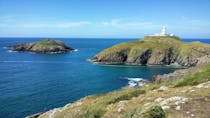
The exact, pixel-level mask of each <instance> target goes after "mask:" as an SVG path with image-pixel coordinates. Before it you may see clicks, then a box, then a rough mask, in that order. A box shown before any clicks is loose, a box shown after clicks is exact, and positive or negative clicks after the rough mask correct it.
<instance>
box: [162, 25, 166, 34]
mask: <svg viewBox="0 0 210 118" xmlns="http://www.w3.org/2000/svg"><path fill="white" fill-rule="evenodd" d="M161 35H162V36H166V26H163V28H162V32H161Z"/></svg>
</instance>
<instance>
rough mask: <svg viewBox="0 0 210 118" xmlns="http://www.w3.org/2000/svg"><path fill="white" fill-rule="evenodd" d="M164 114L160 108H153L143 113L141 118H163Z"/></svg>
mask: <svg viewBox="0 0 210 118" xmlns="http://www.w3.org/2000/svg"><path fill="white" fill-rule="evenodd" d="M165 117H166V114H165V112H164V111H163V109H162V107H161V106H154V107H152V108H150V109H149V110H148V111H146V112H145V113H143V118H165Z"/></svg>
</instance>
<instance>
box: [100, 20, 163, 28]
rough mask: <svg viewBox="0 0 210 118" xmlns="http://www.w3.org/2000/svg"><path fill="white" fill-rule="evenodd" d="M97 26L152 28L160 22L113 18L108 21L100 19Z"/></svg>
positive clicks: (156, 26) (158, 25) (157, 26)
mask: <svg viewBox="0 0 210 118" xmlns="http://www.w3.org/2000/svg"><path fill="white" fill-rule="evenodd" d="M98 25H99V26H106V27H114V28H119V29H154V28H159V27H161V24H155V23H153V22H148V21H126V22H125V21H122V20H119V19H113V20H110V21H102V22H99V23H98Z"/></svg>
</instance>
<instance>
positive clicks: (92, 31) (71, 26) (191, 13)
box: [0, 0, 210, 38]
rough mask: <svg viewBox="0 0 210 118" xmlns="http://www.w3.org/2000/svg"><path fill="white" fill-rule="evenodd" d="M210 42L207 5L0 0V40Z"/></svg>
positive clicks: (201, 0) (209, 1) (179, 0)
mask: <svg viewBox="0 0 210 118" xmlns="http://www.w3.org/2000/svg"><path fill="white" fill-rule="evenodd" d="M163 25H165V26H166V27H167V32H168V33H174V34H175V35H177V36H180V37H182V38H210V0H0V37H78V38H84V37H90V38H91V37H93V38H138V37H143V36H146V35H151V34H154V33H159V32H161V29H162V26H163Z"/></svg>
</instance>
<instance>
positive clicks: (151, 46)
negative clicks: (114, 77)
mask: <svg viewBox="0 0 210 118" xmlns="http://www.w3.org/2000/svg"><path fill="white" fill-rule="evenodd" d="M206 55H210V45H209V44H204V43H201V42H190V43H189V42H183V41H182V40H181V39H180V38H179V37H176V36H146V37H144V38H143V39H141V40H137V41H132V42H126V43H122V44H118V45H115V46H113V47H111V48H108V49H105V50H104V51H102V52H100V53H99V54H97V55H96V56H95V57H94V58H92V59H91V60H92V61H93V62H98V63H103V64H129V65H180V66H187V67H189V66H195V65H196V64H197V63H201V62H205V61H209V60H210V59H209V58H207V57H206V58H204V56H206Z"/></svg>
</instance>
